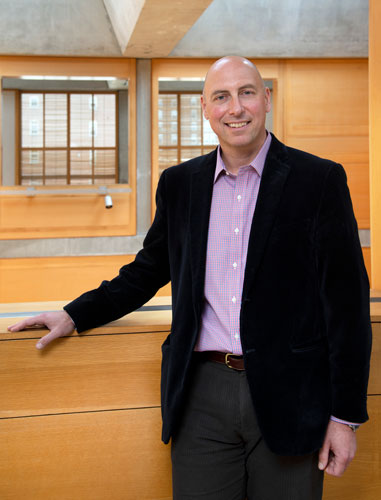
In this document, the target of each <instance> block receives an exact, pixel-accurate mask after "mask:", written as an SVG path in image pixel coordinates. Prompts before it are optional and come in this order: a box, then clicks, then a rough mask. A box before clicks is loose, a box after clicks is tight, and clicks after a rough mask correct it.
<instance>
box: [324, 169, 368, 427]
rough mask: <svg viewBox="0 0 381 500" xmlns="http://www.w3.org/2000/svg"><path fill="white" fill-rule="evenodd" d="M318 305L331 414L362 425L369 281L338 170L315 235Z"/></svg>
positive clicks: (332, 171)
mask: <svg viewBox="0 0 381 500" xmlns="http://www.w3.org/2000/svg"><path fill="white" fill-rule="evenodd" d="M316 241H317V268H318V274H319V280H320V282H319V286H320V301H321V306H322V309H323V316H324V322H325V331H326V335H327V338H328V346H329V363H330V378H331V394H332V415H334V416H335V417H337V418H339V419H343V420H347V421H350V422H358V423H361V422H365V421H366V420H367V419H368V415H367V410H366V397H367V396H366V395H367V384H368V377H369V363H370V352H371V324H370V313H369V282H368V277H367V273H366V270H365V266H364V261H363V255H362V250H361V245H360V241H359V236H358V228H357V223H356V220H355V217H354V214H353V208H352V203H351V199H350V195H349V190H348V187H347V182H346V175H345V172H344V169H343V168H342V166H341V165H337V164H333V166H332V168H331V169H330V170H329V171H328V174H327V176H326V180H325V186H324V189H323V192H322V197H321V200H320V208H319V216H318V220H317V230H316Z"/></svg>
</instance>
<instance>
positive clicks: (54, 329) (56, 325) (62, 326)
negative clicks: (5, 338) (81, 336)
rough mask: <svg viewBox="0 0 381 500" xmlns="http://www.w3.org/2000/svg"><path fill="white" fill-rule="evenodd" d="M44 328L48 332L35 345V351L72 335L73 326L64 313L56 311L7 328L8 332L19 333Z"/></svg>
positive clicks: (32, 317)
mask: <svg viewBox="0 0 381 500" xmlns="http://www.w3.org/2000/svg"><path fill="white" fill-rule="evenodd" d="M38 326H46V328H48V329H49V330H50V332H49V333H48V334H47V335H44V337H42V338H41V339H40V340H39V341H38V342H37V344H36V348H37V349H43V348H44V347H45V346H46V345H48V344H50V342H52V340H55V339H58V338H59V337H65V336H67V335H70V334H71V333H73V331H74V329H75V325H74V323H73V320H72V319H71V317H70V316H69V315H68V313H67V312H66V311H56V312H48V313H42V314H38V315H37V316H31V317H30V318H26V319H23V320H22V321H19V322H18V323H15V324H14V325H10V326H8V331H10V332H19V331H20V330H24V329H25V328H28V327H38Z"/></svg>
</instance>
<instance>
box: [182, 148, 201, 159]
mask: <svg viewBox="0 0 381 500" xmlns="http://www.w3.org/2000/svg"><path fill="white" fill-rule="evenodd" d="M201 154H202V153H201V148H182V149H181V158H180V161H181V162H183V161H187V160H190V159H191V158H196V156H201Z"/></svg>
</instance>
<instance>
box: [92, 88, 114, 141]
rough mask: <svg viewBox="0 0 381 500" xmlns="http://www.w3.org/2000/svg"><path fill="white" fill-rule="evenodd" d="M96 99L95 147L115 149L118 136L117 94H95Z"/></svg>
mask: <svg viewBox="0 0 381 500" xmlns="http://www.w3.org/2000/svg"><path fill="white" fill-rule="evenodd" d="M93 99H94V101H93V102H94V121H95V122H96V124H97V125H96V129H95V131H94V146H95V147H98V148H107V147H108V148H114V147H115V134H116V108H115V101H116V99H115V94H108V95H107V94H95V95H94V96H93Z"/></svg>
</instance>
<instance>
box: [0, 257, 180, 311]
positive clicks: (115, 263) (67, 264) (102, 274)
mask: <svg viewBox="0 0 381 500" xmlns="http://www.w3.org/2000/svg"><path fill="white" fill-rule="evenodd" d="M134 258H135V256H134V255H102V256H83V257H41V258H30V259H28V258H21V259H0V303H8V302H38V301H51V300H65V301H69V300H72V299H73V298H75V297H77V296H78V295H80V294H81V293H83V292H86V291H87V290H91V289H92V288H96V287H98V286H99V285H100V283H101V282H102V281H103V280H105V279H112V278H113V277H114V276H116V275H117V274H118V271H119V269H120V268H121V267H122V266H123V265H125V264H128V263H129V262H131V261H132V260H133V259H134ZM170 294H171V288H170V285H167V286H165V287H163V288H162V289H161V290H159V292H158V295H170Z"/></svg>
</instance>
